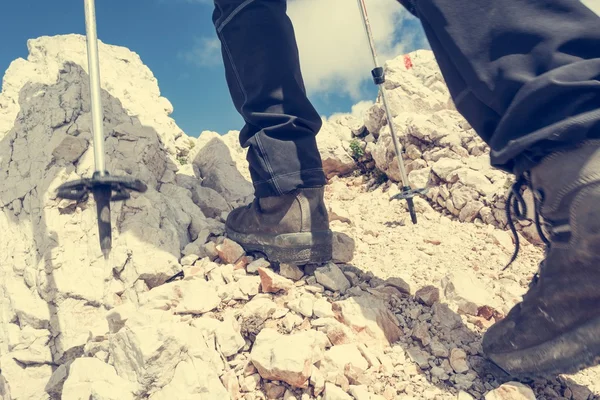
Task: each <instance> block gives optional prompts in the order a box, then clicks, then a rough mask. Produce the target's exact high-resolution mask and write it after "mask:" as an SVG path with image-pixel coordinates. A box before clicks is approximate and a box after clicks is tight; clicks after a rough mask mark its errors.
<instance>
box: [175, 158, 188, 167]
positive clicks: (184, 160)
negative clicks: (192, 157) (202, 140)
mask: <svg viewBox="0 0 600 400" xmlns="http://www.w3.org/2000/svg"><path fill="white" fill-rule="evenodd" d="M177 161H179V164H181V165H185V164H187V159H186V158H185V157H183V156H178V157H177Z"/></svg>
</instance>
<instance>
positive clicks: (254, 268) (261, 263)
mask: <svg viewBox="0 0 600 400" xmlns="http://www.w3.org/2000/svg"><path fill="white" fill-rule="evenodd" d="M270 266H271V264H270V263H269V262H268V261H267V260H265V259H264V258H259V259H257V260H254V261H252V262H251V263H250V264H248V265H247V266H246V272H248V273H249V274H258V268H269V267H270Z"/></svg>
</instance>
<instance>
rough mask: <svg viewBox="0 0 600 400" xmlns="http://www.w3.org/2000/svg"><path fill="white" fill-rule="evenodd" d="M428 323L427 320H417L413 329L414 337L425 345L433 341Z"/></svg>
mask: <svg viewBox="0 0 600 400" xmlns="http://www.w3.org/2000/svg"><path fill="white" fill-rule="evenodd" d="M427 325H428V324H427V323H425V322H417V323H416V324H415V326H414V327H413V330H412V337H413V339H417V340H418V341H420V342H421V344H422V345H423V346H427V345H428V344H429V343H431V336H430V335H429V328H428V326H427Z"/></svg>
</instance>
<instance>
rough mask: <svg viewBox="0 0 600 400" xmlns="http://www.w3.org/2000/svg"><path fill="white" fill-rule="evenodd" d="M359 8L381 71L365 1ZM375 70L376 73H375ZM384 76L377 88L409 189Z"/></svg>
mask: <svg viewBox="0 0 600 400" xmlns="http://www.w3.org/2000/svg"><path fill="white" fill-rule="evenodd" d="M358 8H359V9H360V14H361V17H362V21H363V25H364V27H365V31H366V32H367V38H368V40H369V47H370V48H371V55H372V56H373V63H374V64H375V70H378V69H379V70H381V67H380V65H379V61H378V60H377V52H376V50H375V41H374V39H373V33H372V32H371V25H370V24H369V17H368V15H367V8H366V6H365V3H364V0H358ZM375 70H374V71H375ZM379 72H380V73H381V74H382V79H381V80H380V81H379V82H376V84H377V86H379V90H380V91H381V99H382V101H383V108H384V109H385V113H386V117H387V120H388V125H389V126H390V133H391V134H392V141H393V142H394V149H395V150H396V158H397V161H398V169H399V170H400V176H401V178H402V186H404V187H408V176H407V174H406V168H405V167H404V162H403V160H402V152H401V151H402V146H401V145H400V141H399V140H398V136H397V135H396V129H395V128H394V123H393V118H392V113H391V112H390V107H389V105H388V99H387V93H386V90H385V87H384V86H383V83H384V81H385V79H384V78H383V70H381V71H379Z"/></svg>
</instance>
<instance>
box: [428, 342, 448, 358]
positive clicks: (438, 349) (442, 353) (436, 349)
mask: <svg viewBox="0 0 600 400" xmlns="http://www.w3.org/2000/svg"><path fill="white" fill-rule="evenodd" d="M429 347H430V349H431V353H432V354H433V355H434V356H436V357H444V358H447V357H448V355H449V353H448V349H447V348H446V346H444V345H443V344H441V343H440V342H438V341H437V340H434V341H432V342H431V343H430V345H429Z"/></svg>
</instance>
